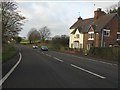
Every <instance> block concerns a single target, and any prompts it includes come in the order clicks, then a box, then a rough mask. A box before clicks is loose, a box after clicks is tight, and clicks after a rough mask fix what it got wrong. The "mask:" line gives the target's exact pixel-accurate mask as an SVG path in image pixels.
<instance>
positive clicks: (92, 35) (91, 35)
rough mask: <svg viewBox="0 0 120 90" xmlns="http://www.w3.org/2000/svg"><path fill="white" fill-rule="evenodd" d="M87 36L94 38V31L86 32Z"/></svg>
mask: <svg viewBox="0 0 120 90" xmlns="http://www.w3.org/2000/svg"><path fill="white" fill-rule="evenodd" d="M88 34H89V37H88V40H94V32H88Z"/></svg>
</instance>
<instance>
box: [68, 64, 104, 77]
mask: <svg viewBox="0 0 120 90" xmlns="http://www.w3.org/2000/svg"><path fill="white" fill-rule="evenodd" d="M70 65H71V66H72V67H75V68H77V69H79V70H82V71H84V72H87V73H89V74H92V75H94V76H97V77H99V78H102V79H105V78H106V77H103V76H101V75H98V74H96V73H94V72H91V71H88V70H86V69H84V68H81V67H78V66H76V65H74V64H70Z"/></svg>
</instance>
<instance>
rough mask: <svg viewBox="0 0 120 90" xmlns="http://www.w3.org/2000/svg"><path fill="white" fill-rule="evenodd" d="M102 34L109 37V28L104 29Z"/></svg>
mask: <svg viewBox="0 0 120 90" xmlns="http://www.w3.org/2000/svg"><path fill="white" fill-rule="evenodd" d="M104 36H105V37H109V36H110V30H108V29H104Z"/></svg>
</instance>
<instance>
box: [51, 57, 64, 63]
mask: <svg viewBox="0 0 120 90" xmlns="http://www.w3.org/2000/svg"><path fill="white" fill-rule="evenodd" d="M53 58H54V59H56V60H58V61H60V62H64V61H63V60H61V59H59V58H56V57H53Z"/></svg>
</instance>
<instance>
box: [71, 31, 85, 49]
mask: <svg viewBox="0 0 120 90" xmlns="http://www.w3.org/2000/svg"><path fill="white" fill-rule="evenodd" d="M72 31H73V30H70V33H71V32H72ZM76 34H79V38H76ZM75 41H78V42H79V47H78V48H80V44H82V48H83V34H82V33H79V31H78V30H77V31H76V33H75V34H70V39H69V48H74V47H75V46H74V42H75ZM71 44H73V47H71Z"/></svg>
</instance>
